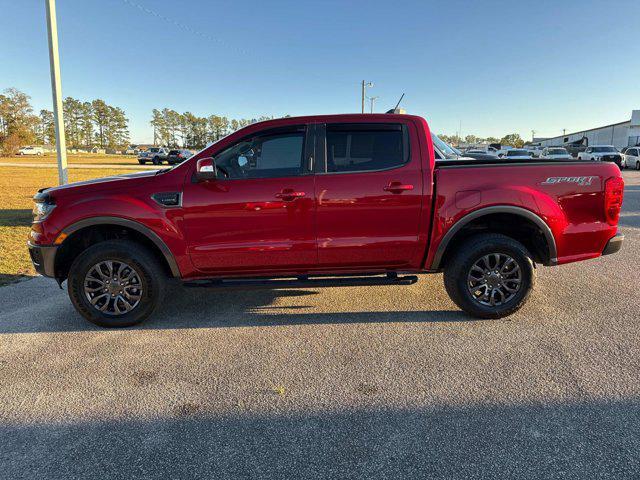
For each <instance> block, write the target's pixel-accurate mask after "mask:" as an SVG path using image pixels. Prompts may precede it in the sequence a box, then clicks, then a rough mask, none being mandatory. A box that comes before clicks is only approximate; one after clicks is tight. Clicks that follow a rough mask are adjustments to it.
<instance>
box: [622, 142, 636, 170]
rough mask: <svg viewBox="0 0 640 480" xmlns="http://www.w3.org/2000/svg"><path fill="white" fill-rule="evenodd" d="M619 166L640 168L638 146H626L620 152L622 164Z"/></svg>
mask: <svg viewBox="0 0 640 480" xmlns="http://www.w3.org/2000/svg"><path fill="white" fill-rule="evenodd" d="M620 168H635V169H636V170H640V147H626V149H625V150H624V153H623V154H622V166H621V167H620Z"/></svg>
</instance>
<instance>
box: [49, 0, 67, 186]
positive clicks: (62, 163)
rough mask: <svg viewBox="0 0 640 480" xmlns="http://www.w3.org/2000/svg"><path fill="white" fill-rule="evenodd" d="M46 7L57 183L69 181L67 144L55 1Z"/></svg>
mask: <svg viewBox="0 0 640 480" xmlns="http://www.w3.org/2000/svg"><path fill="white" fill-rule="evenodd" d="M44 3H45V5H46V7H47V32H48V33H49V64H50V67H51V93H52V94H53V118H54V123H55V127H56V151H57V153H58V183H60V185H64V184H65V183H67V182H68V181H69V177H68V174H67V144H66V140H65V137H64V120H63V118H62V85H61V84H60V58H59V57H58V25H57V22H56V0H44Z"/></svg>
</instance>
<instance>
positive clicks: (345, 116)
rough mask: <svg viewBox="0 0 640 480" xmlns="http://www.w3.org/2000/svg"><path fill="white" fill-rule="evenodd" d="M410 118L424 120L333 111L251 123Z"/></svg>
mask: <svg viewBox="0 0 640 480" xmlns="http://www.w3.org/2000/svg"><path fill="white" fill-rule="evenodd" d="M407 119H411V120H424V119H423V118H422V117H420V116H418V115H407V114H404V113H335V114H328V115H304V116H299V117H281V118H273V119H270V120H264V121H262V122H256V123H253V124H252V125H268V124H270V123H273V124H274V125H277V124H281V123H286V124H291V123H296V122H300V123H314V122H317V123H319V122H334V121H335V122H354V123H366V122H368V121H374V122H381V121H387V122H397V121H400V120H402V121H406V120H407Z"/></svg>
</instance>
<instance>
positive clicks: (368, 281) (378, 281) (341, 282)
mask: <svg viewBox="0 0 640 480" xmlns="http://www.w3.org/2000/svg"><path fill="white" fill-rule="evenodd" d="M417 281H418V277H417V275H404V276H401V277H400V276H397V275H395V274H393V273H392V274H388V275H387V276H384V277H382V276H362V277H358V276H347V277H319V278H309V277H306V276H302V277H297V278H295V279H294V278H220V279H208V280H193V281H189V282H184V283H183V285H184V286H185V287H191V288H237V289H242V288H312V287H361V286H376V285H413V284H414V283H416V282H417Z"/></svg>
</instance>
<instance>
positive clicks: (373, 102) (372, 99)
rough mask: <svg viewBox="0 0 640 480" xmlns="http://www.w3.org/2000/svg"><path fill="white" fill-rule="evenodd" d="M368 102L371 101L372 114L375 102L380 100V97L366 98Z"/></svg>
mask: <svg viewBox="0 0 640 480" xmlns="http://www.w3.org/2000/svg"><path fill="white" fill-rule="evenodd" d="M367 98H368V99H369V100H370V101H371V113H373V108H374V106H375V104H376V100H377V99H379V98H380V96H377V97H367Z"/></svg>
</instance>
